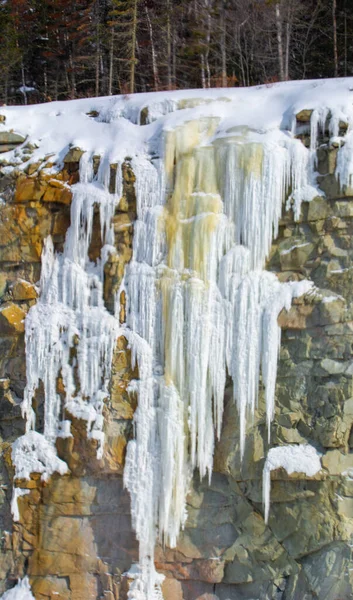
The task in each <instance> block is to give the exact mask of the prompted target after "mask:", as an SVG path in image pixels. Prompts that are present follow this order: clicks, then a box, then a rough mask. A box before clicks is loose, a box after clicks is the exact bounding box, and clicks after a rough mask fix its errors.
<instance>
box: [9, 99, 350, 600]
mask: <svg viewBox="0 0 353 600" xmlns="http://www.w3.org/2000/svg"><path fill="white" fill-rule="evenodd" d="M180 112H183V111H180ZM216 112H217V111H215V113H216ZM189 114H190V113H189V112H188V110H187V111H186V116H185V117H183V118H180V119H179V121H177V120H176V121H175V119H174V121H173V119H172V118H171V119H170V121H168V118H169V116H168V115H167V117H165V124H163V125H162V126H161V127H160V129H159V130H158V129H153V135H154V138H153V140H154V146H153V152H152V151H151V150H150V147H149V146H148V145H147V144H146V145H145V146H143V148H142V149H141V150H140V151H139V152H135V153H132V155H128V154H126V156H130V158H129V159H128V160H129V161H130V163H131V167H132V169H133V172H134V174H135V177H136V183H135V192H136V200H137V221H136V223H135V225H134V241H133V244H134V247H133V258H132V260H131V262H130V263H129V264H128V265H127V267H126V269H125V275H124V281H123V283H122V286H121V289H123V290H124V292H125V294H126V298H127V317H126V323H125V324H123V325H120V324H119V320H118V318H117V316H114V315H111V314H110V313H109V312H108V311H107V310H106V308H105V305H104V300H103V283H104V281H103V279H104V263H105V260H106V259H107V257H108V255H109V253H114V252H116V249H115V248H114V232H113V230H112V225H111V219H112V217H113V215H114V211H115V209H116V207H117V206H118V203H119V199H120V196H121V193H122V186H123V182H122V175H121V172H122V171H121V166H122V162H120V163H119V165H118V169H117V173H118V176H117V182H116V190H115V192H114V193H110V191H109V183H110V163H109V156H108V154H107V155H106V156H105V155H103V156H102V157H101V161H100V167H99V171H98V174H97V175H96V176H94V174H93V163H92V154H93V153H91V152H86V153H84V154H83V156H82V159H81V162H80V183H78V184H76V185H75V186H73V187H72V191H73V200H72V205H71V225H70V228H69V230H68V232H67V236H66V242H65V247H64V250H63V252H62V253H56V252H55V251H54V247H53V242H52V240H51V239H50V238H48V239H47V240H46V243H45V246H44V250H43V255H42V275H41V281H40V289H41V295H40V298H39V301H38V302H37V304H36V305H35V306H33V307H32V308H31V310H30V312H29V314H28V317H27V319H26V360H27V386H26V390H25V398H24V402H23V410H24V414H25V415H26V417H27V430H28V432H31V431H32V430H35V428H36V423H35V412H34V410H33V408H32V403H33V398H34V397H35V394H36V390H37V389H38V388H39V386H40V383H42V384H43V390H44V398H45V407H44V414H45V418H44V432H43V435H44V438H45V440H46V442H49V443H51V444H52V443H53V442H54V441H55V439H56V437H57V436H64V437H65V436H70V435H71V433H70V421H69V420H68V418H67V417H66V416H65V409H67V411H68V413H69V414H71V415H74V416H77V417H79V418H83V419H85V420H86V421H87V432H88V436H89V437H91V438H93V439H95V440H97V446H98V453H97V454H98V458H101V457H102V456H103V453H104V423H103V417H102V410H103V405H104V400H105V398H106V397H107V395H108V393H109V390H108V386H109V380H110V374H111V362H112V356H113V352H114V348H115V344H116V339H117V337H119V336H121V335H123V336H125V337H126V339H127V340H128V343H129V346H130V348H131V351H132V361H133V366H134V364H135V363H137V365H138V372H139V378H138V380H136V381H133V382H132V383H131V388H132V389H134V390H135V391H137V393H138V406H137V409H136V411H135V415H134V437H133V439H132V440H131V441H130V442H129V443H128V447H127V455H126V465H125V471H124V484H125V486H126V488H127V489H128V491H129V493H130V496H131V513H132V521H133V526H134V529H135V532H136V536H137V539H138V542H139V564H138V566H137V567H134V568H133V569H131V571H130V577H131V580H132V581H131V585H130V590H129V598H130V600H158V599H161V598H162V593H161V587H160V585H161V582H162V580H163V576H161V575H160V574H158V573H157V572H156V570H155V567H154V548H155V545H156V543H157V542H158V541H159V542H161V543H163V544H164V543H165V544H167V545H168V546H171V547H173V546H175V545H176V543H177V539H178V534H179V532H180V530H181V529H182V527H183V526H184V524H185V520H186V516H187V515H186V496H187V493H188V489H189V485H190V482H191V477H192V475H193V473H194V471H195V470H198V472H199V475H200V477H201V478H202V477H204V476H207V477H208V478H209V479H210V478H211V475H212V465H213V454H214V448H215V443H216V440H217V439H219V437H220V435H221V428H222V415H223V400H224V390H225V384H226V379H227V376H230V377H231V379H232V381H233V392H234V401H235V403H236V405H237V409H238V414H239V432H240V448H239V451H240V460H241V459H242V458H243V456H244V449H245V444H246V430H247V423H248V420H249V418H250V417H251V416H252V415H253V414H254V411H255V410H256V408H257V404H258V394H259V383H260V381H261V382H262V384H263V387H264V396H265V401H266V417H267V426H268V435H270V424H271V420H272V419H273V416H274V397H275V383H276V372H277V361H278V351H279V346H280V337H281V331H280V328H279V326H278V323H277V317H278V315H279V313H280V312H281V310H282V309H283V308H285V309H287V310H288V309H289V308H290V305H291V302H292V299H293V298H295V297H297V296H300V295H302V294H304V293H306V292H307V291H308V290H309V289H310V288H311V284H310V282H308V281H305V280H304V281H300V282H289V283H280V282H279V281H278V279H277V277H276V275H275V274H274V273H271V272H268V271H265V270H264V268H265V263H266V259H267V258H268V256H269V252H270V249H271V244H272V240H273V238H274V237H275V236H276V235H277V233H278V224H279V219H280V217H281V214H282V210H283V206H284V203H285V201H287V206H292V207H293V210H294V214H295V216H296V217H299V215H300V207H301V202H302V201H303V200H306V201H309V200H311V199H312V198H313V197H314V196H315V195H317V194H318V193H319V192H318V190H317V189H316V187H315V177H314V171H315V153H316V143H317V141H316V140H317V134H318V133H319V132H320V130H322V128H323V127H324V126H325V125H324V122H325V120H326V119H327V117H328V113H327V112H326V113H325V114H324V115H323V114H321V113H318V112H315V111H314V113H313V116H312V132H311V140H312V146H311V148H308V149H307V148H305V146H304V145H303V144H302V142H301V141H300V140H298V139H296V138H295V135H294V133H295V132H294V131H293V132H290V131H289V130H286V131H282V130H281V129H279V128H277V129H273V130H271V132H270V133H267V134H266V135H265V134H263V133H261V132H259V131H256V132H255V131H252V130H250V129H248V128H245V127H241V128H240V127H233V128H230V129H227V130H225V129H224V128H223V129H222V128H220V122H221V119H222V116H220V115H217V114H213V113H212V110H211V111H210V114H208V115H206V116H205V115H203V116H197V118H191V117H190V118H187V115H189ZM172 117H173V115H172ZM114 118H115V117H114ZM119 118H121V119H123V117H119ZM162 118H163V119H164V116H163V117H161V119H162ZM152 126H153V124H152V125H147V126H146V128H148V127H152ZM124 127H126V125H125V124H124ZM136 127H137V126H136ZM147 130H148V129H146V130H145V131H147ZM331 130H332V135H337V131H336V130H337V124H335V123H333V124H332V127H331ZM220 131H221V133H222V134H220V133H219V132H220ZM157 134H158V135H157ZM156 139H157V143H156ZM156 148H157V150H158V152H157V151H156ZM122 160H123V159H122ZM340 160H341V159H340ZM342 161H343V159H342V160H341V162H340V161H339V163H338V165H339V169H340V173H341V176H342V178H344V177H345V181H346V182H347V181H349V177H347V175H346V172H345V171H344V169H345V165H344V164H343V162H342ZM342 165H343V166H342ZM95 207H98V210H99V213H100V223H101V238H102V246H103V247H102V251H101V257H100V259H98V261H97V262H92V261H91V260H90V258H89V248H90V243H91V239H92V233H93V215H94V210H95ZM119 301H120V297H119V295H118V296H117V298H116V310H115V315H118V314H119ZM59 377H60V378H61V379H62V382H63V389H64V390H65V392H64V398H63V397H62V395H60V394H59V392H58V390H57V379H58V378H59ZM27 435H28V434H27ZM22 447H26V445H25V444H22V445H20V446H18V448H22ZM56 459H57V457H56ZM59 462H60V461H59ZM55 468H56V467H55ZM60 469H61V467H60V466H59V467H57V470H60ZM48 470H49V473H50V465H49V466H48ZM53 470H54V468H53ZM28 472H30V465H29V466H28ZM61 472H65V469H62V471H61ZM269 473H270V469H267V471H266V486H267V487H266V489H267V490H268V489H269ZM268 498H269V494H268V492H266V514H267V512H268Z"/></svg>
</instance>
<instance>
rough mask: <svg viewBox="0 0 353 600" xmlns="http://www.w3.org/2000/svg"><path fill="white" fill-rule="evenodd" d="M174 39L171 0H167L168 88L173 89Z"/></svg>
mask: <svg viewBox="0 0 353 600" xmlns="http://www.w3.org/2000/svg"><path fill="white" fill-rule="evenodd" d="M171 56H172V39H171V27H170V0H167V82H168V90H171V89H172V64H171V62H172V60H171Z"/></svg>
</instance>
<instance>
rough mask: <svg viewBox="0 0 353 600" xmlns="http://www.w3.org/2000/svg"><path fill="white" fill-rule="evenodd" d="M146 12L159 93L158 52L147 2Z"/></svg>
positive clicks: (154, 78)
mask: <svg viewBox="0 0 353 600" xmlns="http://www.w3.org/2000/svg"><path fill="white" fill-rule="evenodd" d="M145 11H146V20H147V25H148V31H149V36H150V43H151V55H152V71H153V82H154V89H155V91H158V88H159V76H158V65H157V58H156V51H155V46H154V41H153V28H152V23H151V19H150V13H149V11H148V6H147V4H146V2H145Z"/></svg>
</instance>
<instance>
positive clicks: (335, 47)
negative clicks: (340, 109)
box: [332, 0, 338, 77]
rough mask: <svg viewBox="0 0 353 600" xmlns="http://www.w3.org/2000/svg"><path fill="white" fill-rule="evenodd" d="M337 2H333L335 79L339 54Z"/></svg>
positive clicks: (333, 0)
mask: <svg viewBox="0 0 353 600" xmlns="http://www.w3.org/2000/svg"><path fill="white" fill-rule="evenodd" d="M336 8H337V0H332V24H333V57H334V64H335V77H338V52H337V19H336Z"/></svg>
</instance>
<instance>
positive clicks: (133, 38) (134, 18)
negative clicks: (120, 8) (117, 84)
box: [130, 0, 137, 94]
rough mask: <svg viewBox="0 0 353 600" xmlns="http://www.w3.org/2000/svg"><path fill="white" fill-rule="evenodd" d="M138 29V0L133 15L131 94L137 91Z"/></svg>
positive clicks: (135, 2)
mask: <svg viewBox="0 0 353 600" xmlns="http://www.w3.org/2000/svg"><path fill="white" fill-rule="evenodd" d="M136 30H137V0H135V1H134V12H133V17H132V36H131V66H130V94H133V93H134V91H135V65H136Z"/></svg>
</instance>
